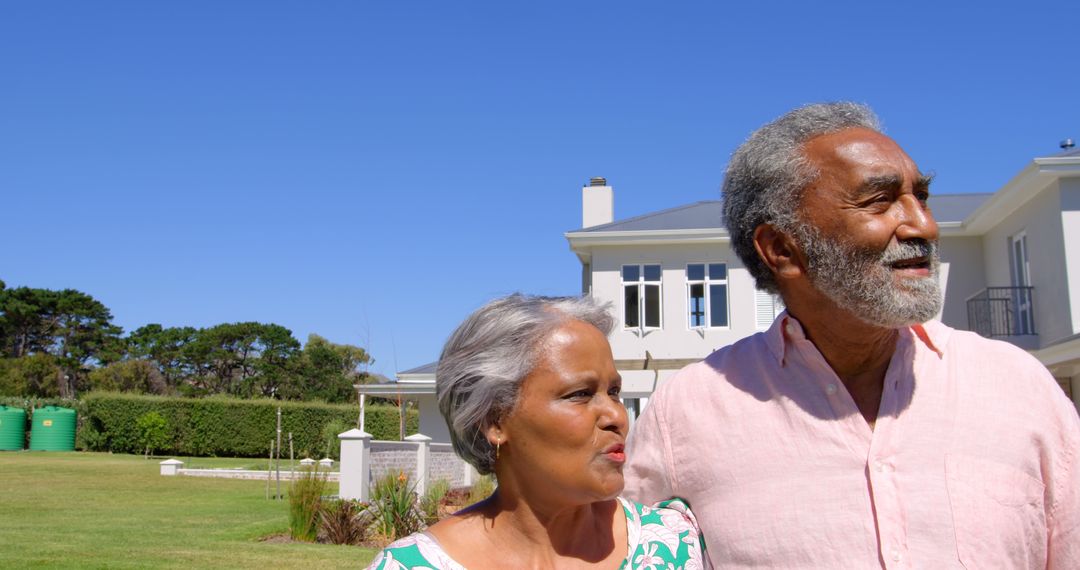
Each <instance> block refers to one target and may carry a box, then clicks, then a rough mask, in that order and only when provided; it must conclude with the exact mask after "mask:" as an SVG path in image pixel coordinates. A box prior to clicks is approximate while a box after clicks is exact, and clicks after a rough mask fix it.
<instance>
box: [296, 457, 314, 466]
mask: <svg viewBox="0 0 1080 570" xmlns="http://www.w3.org/2000/svg"><path fill="white" fill-rule="evenodd" d="M312 465H315V460H314V459H312V458H310V457H305V458H303V459H301V460H300V467H311V466H312Z"/></svg>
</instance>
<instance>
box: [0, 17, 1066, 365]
mask: <svg viewBox="0 0 1080 570" xmlns="http://www.w3.org/2000/svg"><path fill="white" fill-rule="evenodd" d="M739 4H745V5H740V6H738V7H734V6H725V5H723V4H722V3H710V4H704V3H663V4H661V3H652V4H645V3H633V2H565V3H564V2H545V3H540V2H536V3H528V4H525V3H519V2H491V3H449V2H184V3H147V2H130V3H119V2H94V3H89V2H66V3H64V2H48V1H42V2H23V3H14V2H11V3H5V5H4V6H3V7H2V8H0V220H2V228H3V233H2V235H3V237H4V245H3V247H0V279H3V280H4V281H6V282H7V284H8V286H22V285H26V286H33V287H46V288H67V287H71V288H75V289H79V290H82V291H85V292H87V293H89V294H91V295H93V296H94V297H96V298H97V299H99V300H101V301H102V302H104V303H105V304H106V305H107V306H108V307H110V308H111V309H112V311H113V314H114V316H115V321H116V322H117V324H119V325H121V326H122V327H124V329H125V330H128V331H130V330H132V329H135V328H137V327H139V326H141V325H143V324H146V323H151V322H157V323H162V324H164V325H166V326H179V325H192V326H209V325H213V324H217V323H221V322H235V321H244V320H255V321H261V322H274V323H278V324H281V325H284V326H286V327H289V328H290V329H292V330H293V332H294V334H295V335H296V336H297V338H299V339H301V340H304V339H305V338H306V337H307V335H308V333H311V332H315V333H318V334H321V335H323V336H325V337H327V338H329V339H330V340H332V341H335V342H344V343H350V344H360V345H363V346H365V347H367V348H369V350H370V351H371V352H372V353H373V355H374V356H375V358H376V363H375V365H374V367H373V369H374V370H376V371H379V372H383V373H385V374H393V372H394V371H395V370H403V369H406V368H410V367H413V366H417V365H421V364H424V363H426V362H429V361H431V360H434V359H435V358H436V357H437V356H438V352H439V350H440V348H441V346H442V342H443V341H444V340H445V338H446V336H447V335H448V334H449V332H450V331H451V329H452V328H453V327H454V326H455V325H456V324H457V322H459V321H460V320H461V319H462V318H463V317H464V316H465V315H466V314H467V313H468V312H469V311H471V310H472V309H473V308H475V307H476V306H478V305H480V304H481V303H483V302H484V301H485V300H487V299H489V298H491V297H493V296H496V295H501V294H506V293H510V292H513V291H525V292H530V293H541V294H574V293H576V292H577V291H578V288H579V284H580V266H579V264H578V262H577V260H576V258H575V257H574V256H573V254H572V253H570V251H569V249H568V247H567V244H566V241H565V239H564V238H563V235H562V234H563V232H565V231H567V230H571V229H574V228H576V227H578V226H579V225H580V221H581V217H580V216H581V204H580V199H581V196H580V191H581V186H582V185H583V184H585V183H586V182H587V180H588V179H589V177H590V176H605V177H607V178H608V180H609V182H610V183H611V184H612V185H613V186H614V188H615V213H616V217H617V218H625V217H630V216H634V215H638V214H642V213H646V212H650V211H654V210H659V209H663V208H668V207H672V206H677V205H681V204H685V203H689V202H694V201H698V200H708V199H714V198H716V197H717V196H718V188H719V185H720V182H721V179H722V175H723V168H724V165H725V164H726V162H727V158H728V156H729V155H730V154H731V152H732V151H733V150H734V148H735V147H736V146H737V145H738V144H739V143H740V142H741V141H742V140H743V139H744V138H745V137H746V136H747V135H748V134H749V133H750V132H751V131H752V130H753V129H755V128H756V127H758V126H760V125H761V124H762V123H764V122H766V121H768V120H770V119H772V118H774V117H776V116H778V115H780V114H782V113H783V112H784V111H786V110H788V109H790V108H791V107H794V106H797V105H800V104H804V103H809V102H814V101H822V100H837V99H850V100H856V101H861V102H865V103H869V104H870V105H871V106H873V107H874V108H875V110H876V111H877V112H878V113H879V114H880V115H881V117H882V119H883V121H884V123H885V126H886V130H887V132H888V133H889V134H890V135H892V136H893V137H894V138H896V139H897V140H898V141H899V142H900V144H901V145H902V146H904V147H905V149H906V150H907V151H908V153H909V154H911V155H912V157H913V158H914V159H915V160H916V162H918V163H919V165H920V167H922V168H923V169H924V170H933V171H935V172H936V173H937V175H938V177H937V180H936V182H935V188H934V190H935V191H936V192H939V193H957V192H988V191H994V190H996V189H998V188H999V187H1000V186H1001V185H1002V184H1004V183H1005V182H1006V181H1007V180H1008V179H1009V178H1011V177H1012V176H1013V175H1014V174H1016V173H1017V172H1018V171H1019V170H1020V169H1021V168H1023V166H1024V165H1025V164H1026V163H1027V162H1028V161H1030V159H1031V158H1032V157H1034V156H1037V155H1047V154H1053V153H1055V152H1058V150H1059V149H1058V147H1057V143H1058V141H1060V140H1061V139H1063V138H1066V137H1072V138H1080V106H1078V105H1077V104H1076V101H1077V95H1078V93H1080V74H1078V73H1077V60H1076V53H1077V49H1076V45H1075V41H1076V37H1075V29H1076V22H1078V21H1080V4H1077V3H1076V2H1055V3H1028V4H1026V5H1024V7H1020V5H1019V4H1014V3H1001V4H1000V5H996V4H994V3H988V2H980V3H977V4H975V3H973V4H971V7H970V8H966V9H965V8H959V7H950V4H951V3H946V2H940V1H939V2H906V3H890V5H881V6H875V4H877V3H868V2H859V3H855V2H851V3H831V4H829V5H828V7H825V5H826V4H825V3H790V4H789V3H782V2H781V3H776V2H773V3H757V4H758V5H757V6H750V5H749V4H751V3H739ZM882 4H883V3H882Z"/></svg>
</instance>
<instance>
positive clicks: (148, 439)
mask: <svg viewBox="0 0 1080 570" xmlns="http://www.w3.org/2000/svg"><path fill="white" fill-rule="evenodd" d="M136 427H138V428H139V441H140V443H142V445H143V446H144V447H145V449H146V450H145V452H144V453H143V456H144V457H146V458H148V459H149V457H150V454H151V453H152V452H153V451H154V450H155V449H159V448H161V447H162V446H164V445H165V443H166V442H167V441H168V437H169V434H168V432H167V431H166V430H167V429H168V424H167V423H166V422H165V418H164V417H162V416H161V414H159V413H157V412H156V411H149V412H146V413H145V414H143V415H141V416H139V420H138V422H136Z"/></svg>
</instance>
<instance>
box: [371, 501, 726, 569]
mask: <svg viewBox="0 0 1080 570" xmlns="http://www.w3.org/2000/svg"><path fill="white" fill-rule="evenodd" d="M619 503H620V504H621V505H622V508H623V512H624V513H625V514H626V542H627V549H626V550H627V557H626V559H624V560H623V562H622V565H621V566H620V568H621V569H633V570H646V569H648V570H653V569H658V570H659V569H663V570H680V569H681V570H701V569H704V568H711V567H712V566H711V565H709V564H708V557H707V556H705V543H704V542H703V541H702V538H701V529H699V528H698V524H697V519H695V518H694V514H693V513H692V512H690V508H689V506H688V505H687V504H686V503H685V502H684V501H682V500H681V499H671V500H669V501H662V502H660V503H657V504H656V505H655V506H653V507H649V506H646V505H642V504H640V503H635V502H632V501H628V500H626V499H623V498H622V497H619ZM368 570H465V567H464V566H462V565H460V564H458V563H457V562H455V561H454V559H452V558H450V556H448V555H447V554H446V552H443V549H442V548H441V547H439V544H438V543H437V542H435V539H434V538H432V537H431V536H430V535H428V534H426V533H416V534H413V535H409V536H407V537H405V538H403V539H401V540H398V541H396V542H394V543H393V544H391V545H390V546H387V547H386V548H385V549H384V550H383V551H382V552H380V553H379V555H378V556H376V557H375V560H374V561H373V562H372V563H371V565H370V566H368Z"/></svg>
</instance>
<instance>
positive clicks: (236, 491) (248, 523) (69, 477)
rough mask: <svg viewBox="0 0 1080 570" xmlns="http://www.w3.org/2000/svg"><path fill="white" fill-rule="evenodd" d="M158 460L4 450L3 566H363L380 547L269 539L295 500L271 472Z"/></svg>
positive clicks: (284, 524) (283, 528) (0, 467)
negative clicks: (184, 472)
mask: <svg viewBox="0 0 1080 570" xmlns="http://www.w3.org/2000/svg"><path fill="white" fill-rule="evenodd" d="M158 461H160V460H157V461H155V460H151V461H146V460H144V459H142V457H140V456H134V455H110V454H103V453H60V452H28V451H22V452H2V453H0V568H151V567H152V568H310V567H313V566H314V567H319V568H346V567H348V568H358V567H360V568H362V567H363V566H365V565H366V564H367V563H368V562H370V560H371V558H372V557H373V556H374V555H375V551H373V550H371V549H364V548H359V547H353V546H333V545H322V544H299V543H270V542H262V541H260V539H261V538H263V537H266V536H268V535H271V534H276V533H285V532H287V531H288V502H287V501H268V500H266V499H265V498H264V493H265V490H266V483H265V481H237V480H228V479H206V478H201V477H162V476H161V475H159V468H158ZM199 461H203V460H201V459H200V460H199ZM245 461H249V460H244V459H239V460H231V462H230V461H229V460H225V459H214V460H211V461H209V462H207V463H205V464H204V465H206V466H213V467H243V466H245V463H244V462H245ZM264 465H265V463H264ZM328 491H329V492H330V493H336V492H337V484H336V483H331V484H330V488H329V489H328Z"/></svg>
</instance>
